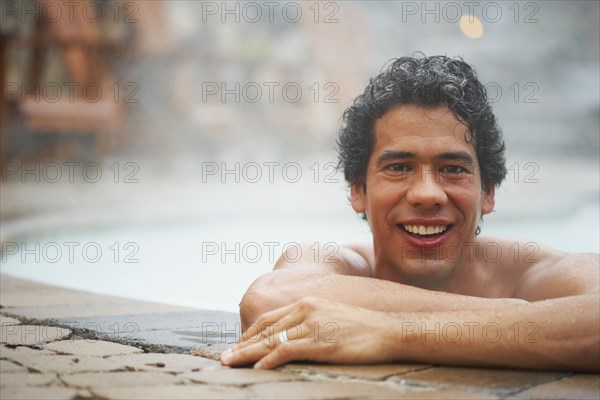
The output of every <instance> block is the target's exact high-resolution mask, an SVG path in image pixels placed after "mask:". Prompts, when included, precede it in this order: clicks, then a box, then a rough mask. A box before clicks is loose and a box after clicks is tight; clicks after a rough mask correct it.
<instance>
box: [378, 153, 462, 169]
mask: <svg viewBox="0 0 600 400" xmlns="http://www.w3.org/2000/svg"><path fill="white" fill-rule="evenodd" d="M407 158H416V154H415V153H413V152H410V151H396V150H386V151H384V152H383V154H382V155H380V156H379V157H377V166H378V167H380V166H381V164H383V163H384V162H386V161H392V160H405V159H407ZM435 158H436V159H438V160H460V161H464V162H465V163H467V164H468V165H472V164H473V157H471V155H470V154H469V153H467V152H466V151H448V152H445V153H441V154H438V155H437V156H436V157H435Z"/></svg>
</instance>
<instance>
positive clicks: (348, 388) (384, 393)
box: [249, 381, 411, 399]
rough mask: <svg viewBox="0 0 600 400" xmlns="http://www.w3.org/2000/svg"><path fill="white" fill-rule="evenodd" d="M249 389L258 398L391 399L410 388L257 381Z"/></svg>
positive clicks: (374, 384)
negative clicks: (401, 390)
mask: <svg viewBox="0 0 600 400" xmlns="http://www.w3.org/2000/svg"><path fill="white" fill-rule="evenodd" d="M249 389H250V390H251V392H252V394H253V396H254V397H256V398H259V399H340V398H350V399H352V398H361V399H391V398H400V397H401V396H404V397H407V393H411V389H410V388H407V389H406V391H405V392H404V393H403V392H400V391H397V390H393V389H390V388H388V387H386V386H384V385H382V384H376V383H373V384H369V383H354V382H340V381H309V382H298V381H297V382H274V383H259V384H256V385H252V386H250V387H249Z"/></svg>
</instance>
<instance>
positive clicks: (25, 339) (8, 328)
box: [0, 325, 71, 346]
mask: <svg viewBox="0 0 600 400" xmlns="http://www.w3.org/2000/svg"><path fill="white" fill-rule="evenodd" d="M70 335H71V331H70V330H68V329H63V328H57V327H54V326H43V325H2V326H0V343H6V344H9V345H26V346H32V345H35V344H39V343H47V342H53V341H55V340H61V339H66V338H68V337H69V336H70Z"/></svg>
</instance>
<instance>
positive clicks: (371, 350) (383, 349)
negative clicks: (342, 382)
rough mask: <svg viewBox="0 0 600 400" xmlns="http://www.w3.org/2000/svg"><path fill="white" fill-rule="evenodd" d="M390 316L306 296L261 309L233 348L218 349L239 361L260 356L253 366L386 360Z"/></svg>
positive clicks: (225, 359) (232, 362)
mask: <svg viewBox="0 0 600 400" xmlns="http://www.w3.org/2000/svg"><path fill="white" fill-rule="evenodd" d="M392 318H395V317H394V316H393V315H392V314H390V313H384V312H379V311H373V310H368V309H365V308H361V307H355V306H350V305H347V304H344V303H338V302H333V301H329V300H324V299H318V298H304V299H302V300H300V301H298V302H296V303H294V304H290V305H288V306H285V307H281V308H278V309H276V310H273V311H271V312H268V313H265V314H263V315H262V316H261V317H260V318H259V319H258V320H257V321H256V322H255V323H254V324H252V325H250V326H249V327H248V329H247V330H246V332H244V334H243V335H242V339H240V341H239V342H238V343H236V344H235V346H234V347H233V348H232V349H229V350H226V351H225V352H223V353H222V354H221V362H222V363H223V364H224V365H229V366H239V365H245V364H249V363H253V362H256V361H258V362H256V364H255V365H254V368H261V369H270V368H275V367H277V366H279V365H281V364H285V363H287V362H289V361H293V360H306V361H320V362H330V363H339V364H366V363H376V362H384V361H390V360H392V358H393V357H392V354H391V353H392V349H394V341H393V338H392V332H393V330H392V329H390V326H391V322H392V321H391V319H392ZM284 331H285V336H284V335H283V334H282V333H281V332H284ZM255 332H256V333H255ZM286 338H287V340H286Z"/></svg>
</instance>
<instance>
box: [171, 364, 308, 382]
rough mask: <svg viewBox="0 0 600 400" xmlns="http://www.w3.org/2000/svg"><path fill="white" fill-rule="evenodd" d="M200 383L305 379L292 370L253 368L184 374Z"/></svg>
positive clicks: (224, 368) (225, 368)
mask: <svg viewBox="0 0 600 400" xmlns="http://www.w3.org/2000/svg"><path fill="white" fill-rule="evenodd" d="M182 376H185V377H186V378H188V379H190V380H191V381H193V382H198V383H212V384H219V385H239V386H245V385H250V384H255V383H264V382H285V381H297V380H303V379H304V378H302V376H300V375H298V374H293V373H290V372H279V371H267V370H256V369H252V368H227V367H223V368H220V369H213V370H203V371H199V372H189V373H186V374H183V375H182Z"/></svg>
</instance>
